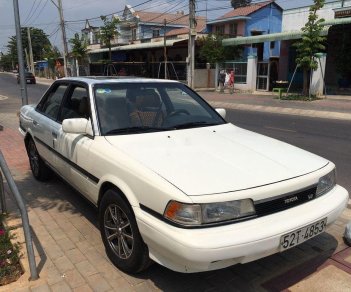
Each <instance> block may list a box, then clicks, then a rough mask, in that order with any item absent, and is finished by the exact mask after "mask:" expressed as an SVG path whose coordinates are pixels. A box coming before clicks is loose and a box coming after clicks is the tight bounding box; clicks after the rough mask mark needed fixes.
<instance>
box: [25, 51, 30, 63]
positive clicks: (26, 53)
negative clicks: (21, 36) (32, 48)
mask: <svg viewBox="0 0 351 292" xmlns="http://www.w3.org/2000/svg"><path fill="white" fill-rule="evenodd" d="M24 53H25V55H26V63H27V66H29V67H30V65H29V64H30V61H29V55H28V51H27V48H24Z"/></svg>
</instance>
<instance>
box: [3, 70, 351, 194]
mask: <svg viewBox="0 0 351 292" xmlns="http://www.w3.org/2000/svg"><path fill="white" fill-rule="evenodd" d="M47 88H48V86H47V85H41V84H36V85H32V84H28V86H27V90H28V99H29V103H36V102H37V101H38V100H39V99H40V97H41V96H42V95H43V93H44V92H45V91H46V89H47ZM1 96H8V97H9V99H13V103H14V104H13V105H14V106H15V107H17V108H18V105H19V103H20V102H21V95H20V88H19V85H18V84H17V82H16V77H15V75H14V74H2V73H0V97H1ZM9 102H10V100H8V104H9ZM1 103H2V102H0V105H1ZM10 103H11V102H10ZM16 105H17V106H16ZM0 108H1V107H0ZM2 111H3V109H2V110H0V112H2ZM227 120H228V121H229V122H232V123H233V124H235V125H237V126H239V127H242V128H245V129H248V130H252V131H254V132H257V133H260V134H263V135H267V136H270V137H272V138H275V139H278V140H281V141H284V142H287V143H290V144H292V145H295V146H298V147H300V148H303V149H305V150H307V151H310V152H313V153H315V154H318V155H320V156H322V157H325V158H327V159H329V160H331V161H332V162H334V163H335V164H336V167H337V173H338V184H340V185H342V186H343V187H345V188H346V189H347V190H348V191H349V193H350V194H351V179H350V178H351V134H350V133H351V122H347V121H338V120H332V119H317V118H307V117H297V116H288V115H279V114H271V113H261V112H248V111H239V110H227ZM286 155H289V153H287V154H286Z"/></svg>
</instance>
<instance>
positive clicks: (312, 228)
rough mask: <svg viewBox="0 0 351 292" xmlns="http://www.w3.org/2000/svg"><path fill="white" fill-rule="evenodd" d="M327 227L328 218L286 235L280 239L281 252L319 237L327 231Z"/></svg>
mask: <svg viewBox="0 0 351 292" xmlns="http://www.w3.org/2000/svg"><path fill="white" fill-rule="evenodd" d="M326 226H327V218H324V219H322V220H319V221H318V222H315V223H312V224H310V225H308V226H305V227H302V228H300V229H297V230H295V231H292V232H290V233H287V234H284V235H283V236H282V237H281V238H280V250H281V251H283V250H287V249H289V248H292V247H294V246H296V245H299V244H301V243H303V242H304V241H306V240H308V239H310V238H312V237H315V236H317V235H318V234H321V233H323V232H324V231H325V227H326Z"/></svg>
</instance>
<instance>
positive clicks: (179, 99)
mask: <svg viewBox="0 0 351 292" xmlns="http://www.w3.org/2000/svg"><path fill="white" fill-rule="evenodd" d="M165 91H166V93H167V95H168V96H169V98H170V101H171V103H172V106H173V111H181V110H185V111H188V112H190V113H192V114H194V115H205V116H207V115H209V113H208V112H207V111H206V109H205V108H204V107H202V106H199V103H198V101H196V100H195V99H194V98H193V97H191V96H190V95H189V93H187V92H185V91H184V90H183V89H181V88H167V87H166V88H165Z"/></svg>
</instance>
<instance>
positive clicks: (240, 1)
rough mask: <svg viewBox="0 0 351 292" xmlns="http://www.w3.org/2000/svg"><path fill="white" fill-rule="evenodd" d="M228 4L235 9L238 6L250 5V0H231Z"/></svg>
mask: <svg viewBox="0 0 351 292" xmlns="http://www.w3.org/2000/svg"><path fill="white" fill-rule="evenodd" d="M230 4H231V5H232V7H233V8H234V9H235V8H239V7H244V6H248V5H250V4H251V0H231V1H230Z"/></svg>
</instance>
